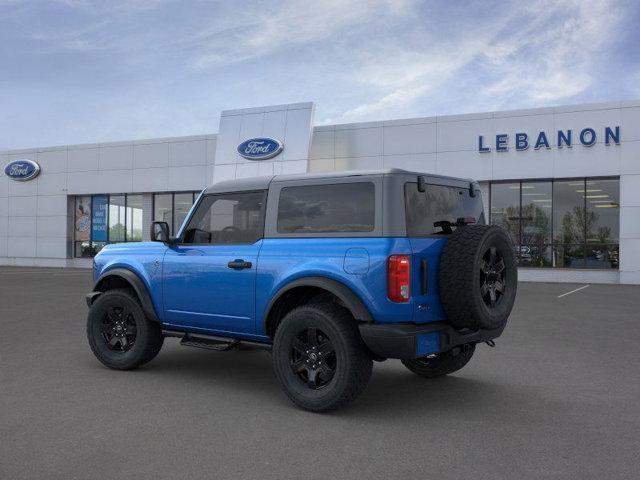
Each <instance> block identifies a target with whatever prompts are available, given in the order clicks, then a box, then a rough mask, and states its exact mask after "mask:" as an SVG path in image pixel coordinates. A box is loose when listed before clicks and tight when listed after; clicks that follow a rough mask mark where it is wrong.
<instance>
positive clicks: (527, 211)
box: [520, 182, 552, 267]
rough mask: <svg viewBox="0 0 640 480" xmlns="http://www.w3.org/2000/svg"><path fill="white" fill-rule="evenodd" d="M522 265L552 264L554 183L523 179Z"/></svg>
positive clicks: (546, 265)
mask: <svg viewBox="0 0 640 480" xmlns="http://www.w3.org/2000/svg"><path fill="white" fill-rule="evenodd" d="M520 195H521V199H522V200H521V205H522V206H521V214H520V219H521V225H520V231H521V240H520V245H521V247H520V265H523V266H531V267H548V266H550V265H551V258H552V257H551V202H552V190H551V182H522V185H521V186H520Z"/></svg>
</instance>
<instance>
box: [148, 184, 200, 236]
mask: <svg viewBox="0 0 640 480" xmlns="http://www.w3.org/2000/svg"><path fill="white" fill-rule="evenodd" d="M199 194H200V192H179V193H156V194H154V195H153V221H154V222H167V223H168V224H169V232H170V233H171V235H175V234H176V233H178V230H180V227H181V226H182V223H183V222H184V219H185V218H187V214H188V213H189V210H190V209H191V206H192V205H193V203H194V202H195V200H196V198H198V195H199Z"/></svg>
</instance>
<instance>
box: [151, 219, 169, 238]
mask: <svg viewBox="0 0 640 480" xmlns="http://www.w3.org/2000/svg"><path fill="white" fill-rule="evenodd" d="M151 241H152V242H163V243H169V224H168V223H167V222H153V223H152V224H151Z"/></svg>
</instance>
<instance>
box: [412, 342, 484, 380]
mask: <svg viewBox="0 0 640 480" xmlns="http://www.w3.org/2000/svg"><path fill="white" fill-rule="evenodd" d="M475 349H476V346H475V345H462V346H461V347H456V348H454V349H453V350H449V351H448V352H444V353H437V354H435V355H429V356H428V357H422V358H414V359H410V360H402V364H403V365H404V366H405V367H407V368H408V369H409V370H411V371H412V372H413V373H415V374H416V375H420V376H421V377H426V378H437V377H442V376H444V375H449V374H450V373H453V372H457V371H458V370H460V369H461V368H462V367H464V366H465V365H466V364H467V363H469V360H471V357H473V353H474V352H475Z"/></svg>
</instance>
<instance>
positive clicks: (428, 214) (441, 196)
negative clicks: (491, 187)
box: [404, 183, 485, 237]
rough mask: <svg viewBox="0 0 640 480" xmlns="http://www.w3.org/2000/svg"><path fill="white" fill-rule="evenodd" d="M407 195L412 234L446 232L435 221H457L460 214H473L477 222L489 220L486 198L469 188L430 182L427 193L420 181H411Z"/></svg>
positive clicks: (407, 210) (412, 235) (408, 225)
mask: <svg viewBox="0 0 640 480" xmlns="http://www.w3.org/2000/svg"><path fill="white" fill-rule="evenodd" d="M404 197H405V209H406V215H407V235H408V236H410V237H420V236H424V235H433V234H434V233H442V229H441V228H440V227H435V226H434V223H436V222H440V221H443V220H445V221H448V222H451V223H456V221H457V219H458V218H460V217H473V218H475V220H476V223H478V224H484V223H485V220H484V213H483V208H482V198H481V196H480V195H479V194H478V195H476V196H475V197H471V196H470V195H469V189H468V188H457V187H447V186H443V185H427V186H426V191H425V192H419V191H418V184H417V183H407V184H405V187H404Z"/></svg>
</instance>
